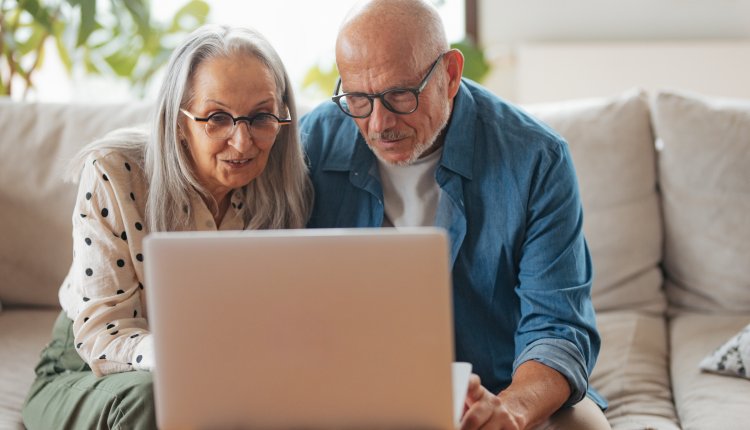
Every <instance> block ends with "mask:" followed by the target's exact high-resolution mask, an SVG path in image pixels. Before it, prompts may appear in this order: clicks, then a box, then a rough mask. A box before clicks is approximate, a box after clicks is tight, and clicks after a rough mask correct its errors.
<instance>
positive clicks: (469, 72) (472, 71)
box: [451, 39, 490, 82]
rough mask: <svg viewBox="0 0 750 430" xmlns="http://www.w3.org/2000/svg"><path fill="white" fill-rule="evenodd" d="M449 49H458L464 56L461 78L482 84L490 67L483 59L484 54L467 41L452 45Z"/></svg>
mask: <svg viewBox="0 0 750 430" xmlns="http://www.w3.org/2000/svg"><path fill="white" fill-rule="evenodd" d="M451 48H453V49H458V50H459V51H461V53H462V54H464V73H463V76H464V77H467V78H469V79H471V80H472V81H475V82H482V79H484V77H485V76H486V75H487V72H489V71H490V65H489V63H487V61H486V60H485V58H484V52H482V50H481V49H479V48H478V47H477V46H476V45H474V43H473V42H471V41H470V40H468V39H467V40H462V41H460V42H456V43H452V44H451Z"/></svg>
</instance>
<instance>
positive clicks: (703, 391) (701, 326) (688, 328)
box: [669, 312, 750, 430]
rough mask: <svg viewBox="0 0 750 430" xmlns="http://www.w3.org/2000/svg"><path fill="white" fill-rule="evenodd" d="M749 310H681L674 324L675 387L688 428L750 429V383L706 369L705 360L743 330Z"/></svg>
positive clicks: (672, 344) (679, 406)
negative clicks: (741, 312) (740, 312)
mask: <svg viewBox="0 0 750 430" xmlns="http://www.w3.org/2000/svg"><path fill="white" fill-rule="evenodd" d="M748 320H750V314H747V315H708V314H698V313H690V312H679V313H678V314H677V315H676V316H674V317H673V318H672V319H671V321H670V324H669V328H670V344H671V346H672V351H671V366H672V367H671V374H672V392H673V395H674V400H675V406H676V408H677V413H678V415H679V417H680V422H681V424H682V428H683V429H684V430H698V429H701V430H703V429H722V430H732V429H737V430H739V429H746V428H747V427H748V425H747V411H748V410H750V383H748V381H747V380H746V379H742V378H735V377H729V376H724V375H716V374H712V373H705V372H701V371H700V369H699V367H698V364H699V363H700V361H701V359H703V357H705V356H706V354H709V353H710V352H711V351H713V350H714V349H716V348H717V347H718V346H719V345H721V344H722V343H724V342H725V341H726V340H727V339H728V338H729V337H730V336H732V335H733V334H735V333H737V331H739V330H740V329H741V328H742V327H744V326H745V325H746V324H747V321H748Z"/></svg>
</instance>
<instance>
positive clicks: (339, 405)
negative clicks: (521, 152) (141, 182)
mask: <svg viewBox="0 0 750 430" xmlns="http://www.w3.org/2000/svg"><path fill="white" fill-rule="evenodd" d="M144 254H145V256H146V266H145V279H146V285H145V286H146V289H145V291H146V298H147V310H148V318H149V322H150V328H151V330H152V332H153V334H154V340H155V354H156V369H155V371H154V392H155V397H156V414H157V422H158V425H159V427H160V428H162V429H172V428H180V429H182V428H410V429H417V428H430V429H433V428H434V429H449V428H453V427H454V425H455V421H454V419H455V418H454V408H455V407H458V406H460V405H462V404H463V399H459V398H458V397H457V396H454V395H452V376H451V362H452V359H453V322H452V305H451V288H450V273H449V268H448V244H447V237H446V235H445V233H444V232H443V231H442V230H439V229H435V228H414V229H399V230H395V229H330V230H326V229H318V230H276V231H255V232H250V231H245V232H212V233H206V232H192V233H157V234H152V235H150V236H148V237H147V238H146V239H145V242H144ZM467 377H468V375H467ZM463 393H465V388H464V391H463ZM453 397H457V398H456V399H455V400H456V402H455V406H454V402H453V400H454V399H453Z"/></svg>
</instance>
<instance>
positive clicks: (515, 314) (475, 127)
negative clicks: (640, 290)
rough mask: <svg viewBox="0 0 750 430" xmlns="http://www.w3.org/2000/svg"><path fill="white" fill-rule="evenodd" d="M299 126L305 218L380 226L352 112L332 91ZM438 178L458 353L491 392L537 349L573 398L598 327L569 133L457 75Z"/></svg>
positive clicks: (370, 166)
mask: <svg viewBox="0 0 750 430" xmlns="http://www.w3.org/2000/svg"><path fill="white" fill-rule="evenodd" d="M301 131H302V140H303V143H304V145H305V149H306V152H307V157H308V159H309V164H310V174H311V176H312V181H313V184H314V187H315V205H314V208H313V213H312V217H311V219H310V222H309V226H310V227H313V228H315V227H379V226H381V225H382V224H383V214H384V209H383V192H382V188H381V183H380V178H379V173H378V168H377V161H376V158H375V156H374V154H373V153H372V152H371V151H370V149H369V148H368V146H367V144H366V142H365V140H364V139H363V138H362V136H361V135H360V133H359V131H358V129H357V127H356V124H355V123H354V121H353V120H352V119H351V118H349V117H347V116H346V115H344V114H343V113H342V112H340V111H339V109H338V107H337V106H336V105H335V104H333V103H330V102H328V103H324V104H323V105H321V106H319V107H317V108H316V109H315V110H314V111H313V112H311V113H310V114H308V115H306V116H305V117H303V118H302V120H301ZM435 180H436V181H437V183H438V185H439V186H440V189H441V195H440V200H439V203H438V209H437V215H436V218H435V223H434V224H435V225H436V226H440V227H443V228H445V229H446V230H447V232H448V234H449V236H450V239H451V242H450V243H451V250H450V255H451V261H452V274H453V301H454V321H455V322H454V326H455V332H454V336H455V355H456V357H455V358H456V360H458V361H468V362H471V363H472V365H473V369H474V372H475V373H477V374H478V375H479V376H480V377H481V379H482V383H483V385H484V386H485V387H486V388H487V389H489V390H490V391H492V392H494V393H498V392H500V391H501V390H503V389H504V388H505V387H507V386H508V385H509V384H510V382H511V377H512V374H513V372H514V371H515V369H516V368H517V367H518V366H519V365H520V364H521V363H523V362H525V361H527V360H536V361H539V362H541V363H543V364H545V365H547V366H549V367H551V368H553V369H555V370H557V371H558V372H560V373H561V374H563V375H564V376H565V377H566V378H567V380H568V382H569V383H570V388H571V396H570V398H569V399H568V402H567V403H566V404H567V405H571V404H574V403H576V402H577V401H579V400H581V399H582V398H583V396H584V395H585V394H586V391H587V389H589V387H588V375H589V374H590V373H591V370H592V368H593V367H594V363H595V361H596V357H597V354H598V353H599V346H600V338H599V335H598V333H597V330H596V325H595V320H594V309H593V306H592V303H591V278H592V266H591V258H590V255H589V251H588V248H587V246H586V242H585V240H584V237H583V233H582V225H583V213H582V209H581V201H580V198H579V193H578V184H577V181H576V176H575V171H574V168H573V163H572V161H571V157H570V153H569V152H568V148H567V144H566V143H565V141H564V140H563V139H562V138H561V137H560V136H558V135H557V134H555V133H554V132H553V131H552V130H550V129H549V128H548V127H546V126H544V125H542V124H541V123H539V122H537V121H536V120H534V119H533V118H531V117H530V116H528V115H527V114H525V113H524V112H522V111H521V110H519V109H517V108H515V107H513V106H511V105H510V104H507V103H505V102H504V101H502V100H500V99H499V98H497V97H496V96H494V95H492V94H491V93H490V92H489V91H487V90H485V89H483V88H482V87H480V86H479V85H477V84H475V83H473V82H471V81H468V80H464V81H463V82H462V83H461V87H460V90H459V92H458V95H457V96H456V98H455V102H454V108H453V112H452V114H451V119H450V123H449V125H448V129H447V134H446V138H445V143H444V146H443V154H442V158H441V160H440V164H439V166H438V168H437V171H436V173H435ZM589 392H590V394H591V397H592V398H593V399H594V400H595V401H596V402H597V403H598V404H599V405H600V406H602V407H605V406H606V402H605V401H604V399H603V398H602V397H601V396H599V395H598V394H597V393H595V392H593V390H590V389H589Z"/></svg>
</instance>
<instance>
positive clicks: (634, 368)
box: [0, 91, 750, 429]
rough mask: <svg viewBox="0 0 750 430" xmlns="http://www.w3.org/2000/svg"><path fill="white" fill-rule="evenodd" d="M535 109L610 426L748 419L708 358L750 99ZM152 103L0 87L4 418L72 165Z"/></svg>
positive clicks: (745, 392)
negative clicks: (39, 100)
mask: <svg viewBox="0 0 750 430" xmlns="http://www.w3.org/2000/svg"><path fill="white" fill-rule="evenodd" d="M528 110H529V111H531V112H532V113H534V114H535V115H537V116H538V117H539V118H541V119H543V120H544V121H546V122H547V123H548V124H550V125H551V126H552V127H553V128H555V129H556V130H558V131H559V132H560V133H561V134H563V135H564V136H565V137H566V138H567V139H568V141H569V143H570V146H571V151H572V154H573V158H574V161H575V164H576V169H577V173H578V176H579V180H580V186H581V192H582V195H583V202H584V207H585V225H584V228H585V232H586V235H587V239H588V241H589V245H590V248H591V252H592V255H593V258H594V264H595V281H594V291H593V296H594V303H595V306H596V308H597V311H598V314H597V318H598V323H599V329H600V331H601V333H602V338H603V344H602V351H601V354H600V357H599V361H598V364H597V366H596V369H595V371H594V374H593V375H592V378H591V383H592V384H593V385H594V387H596V388H597V389H598V390H599V391H600V392H601V393H602V394H604V395H605V396H607V398H608V399H609V401H610V408H609V410H608V411H607V416H608V418H609V419H610V422H611V424H612V426H613V428H615V429H647V428H648V429H678V428H683V429H732V428H737V429H739V428H747V420H746V419H745V417H744V415H745V412H746V411H747V410H750V381H748V380H746V379H740V378H735V377H728V376H719V375H715V374H708V373H702V372H701V371H700V370H699V368H698V363H699V362H700V360H701V359H702V358H703V357H704V356H705V355H707V354H709V353H710V352H712V351H713V350H714V349H715V348H717V347H718V346H720V345H721V344H723V343H724V342H725V341H726V340H728V339H729V338H730V337H731V336H732V335H734V334H735V333H737V332H738V331H739V330H740V329H741V328H742V327H744V326H745V325H746V324H748V323H750V215H748V214H750V103H745V104H740V103H738V104H736V105H731V106H730V105H727V104H719V103H718V102H717V101H714V100H708V99H704V98H698V97H690V96H681V95H677V94H666V93H665V94H659V95H657V96H655V97H654V98H653V99H651V100H649V99H648V97H647V96H646V95H644V94H642V93H640V92H638V91H632V92H629V93H626V94H623V95H621V96H619V97H615V98H612V99H607V100H604V99H598V100H585V101H571V102H567V103H557V104H554V105H545V106H541V105H540V106H529V107H528ZM148 115H149V109H148V106H147V105H143V104H128V105H115V106H113V105H107V106H80V105H79V106H76V105H39V104H18V103H12V102H8V101H0V133H2V138H0V229H2V241H0V302H2V306H3V307H2V311H0V429H3V428H10V429H16V428H22V424H21V419H20V409H21V405H22V402H23V399H24V396H25V394H26V391H27V389H28V387H29V385H30V383H31V381H32V380H33V376H34V375H33V367H34V365H35V363H36V360H37V357H38V354H39V351H40V350H41V349H42V348H43V346H44V345H45V343H46V342H47V341H48V339H49V333H50V329H51V326H52V322H53V320H54V318H55V316H56V315H57V313H58V309H59V308H58V305H57V287H58V285H59V283H60V282H61V280H62V278H63V276H64V275H65V272H66V270H67V268H68V265H69V263H70V259H71V238H70V224H71V223H70V219H71V211H72V207H73V198H74V192H75V188H74V186H73V185H71V184H66V183H63V182H61V180H60V174H61V172H62V168H63V166H64V164H65V162H66V160H68V159H69V158H70V157H71V156H72V154H73V153H74V152H75V151H76V150H77V149H78V148H80V147H81V146H82V145H83V144H85V143H87V142H89V141H90V140H92V139H93V138H95V137H96V136H100V135H102V134H103V133H104V132H105V131H107V130H109V129H112V128H116V127H119V126H122V125H128V124H134V123H138V122H141V121H144V120H145V119H147V118H148ZM655 136H657V138H655ZM655 142H656V143H658V144H656V145H655ZM657 146H660V147H663V148H662V149H661V150H660V151H657V150H656V147H657Z"/></svg>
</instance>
